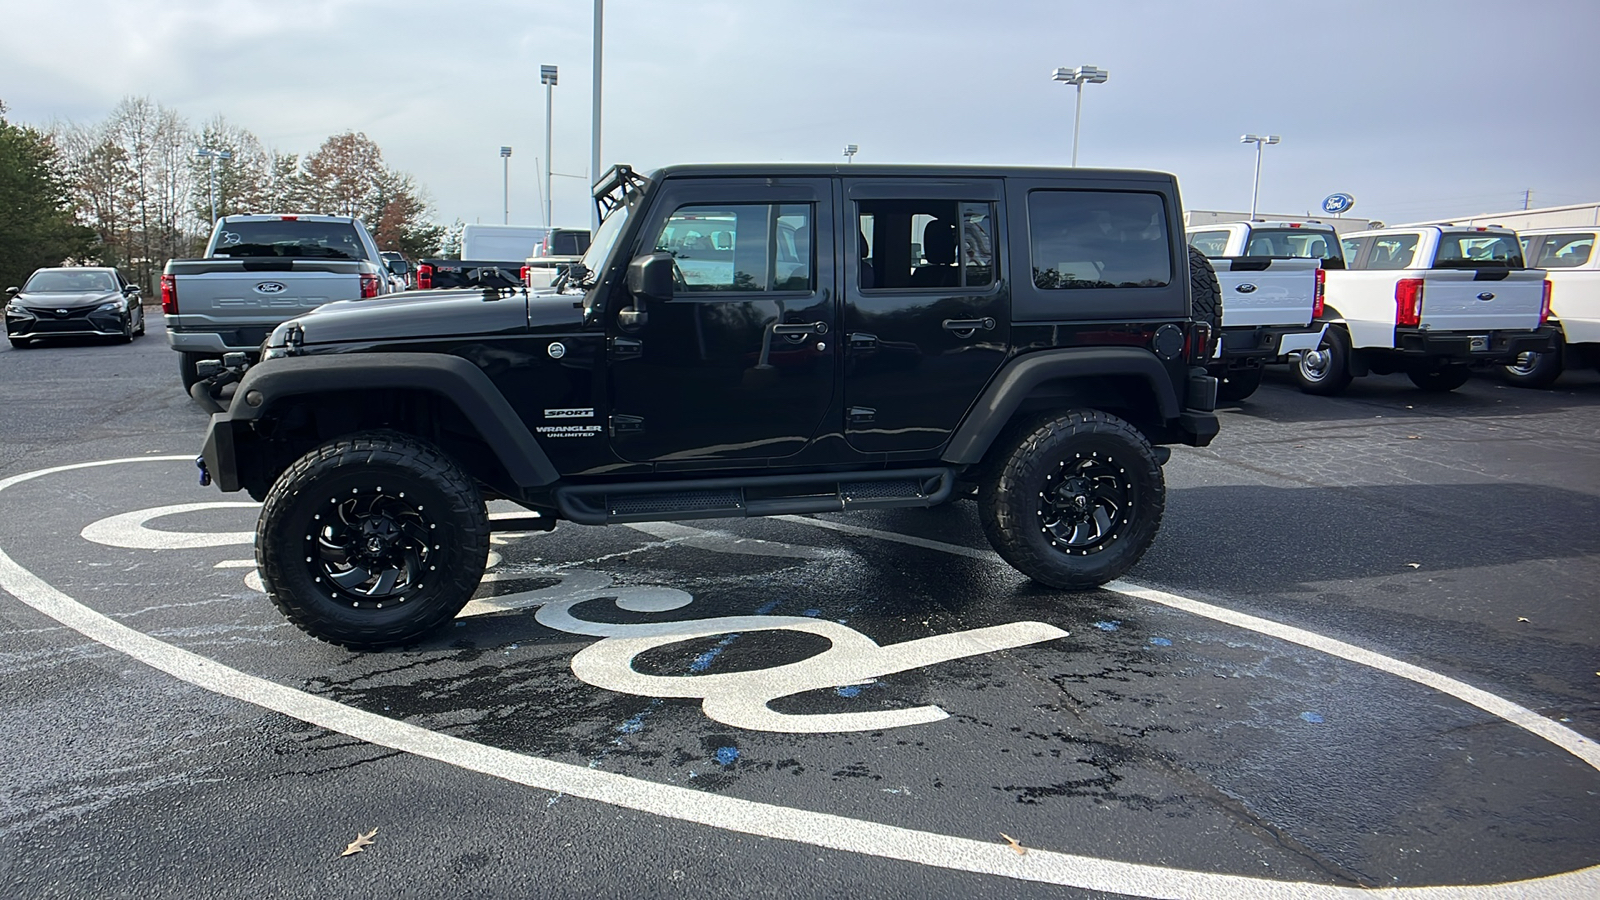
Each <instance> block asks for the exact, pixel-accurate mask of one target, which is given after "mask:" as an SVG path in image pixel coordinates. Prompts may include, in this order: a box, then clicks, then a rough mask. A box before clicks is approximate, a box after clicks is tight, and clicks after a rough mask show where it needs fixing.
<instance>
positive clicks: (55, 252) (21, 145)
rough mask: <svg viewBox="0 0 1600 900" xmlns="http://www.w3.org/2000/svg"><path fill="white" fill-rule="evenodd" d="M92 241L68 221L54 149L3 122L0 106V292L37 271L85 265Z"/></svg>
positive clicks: (46, 141) (69, 207) (68, 208)
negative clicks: (74, 263) (66, 264)
mask: <svg viewBox="0 0 1600 900" xmlns="http://www.w3.org/2000/svg"><path fill="white" fill-rule="evenodd" d="M94 238H95V234H94V231H93V230H92V229H89V228H85V227H83V226H80V225H77V224H75V222H74V221H73V213H72V204H71V201H70V198H69V188H68V183H67V179H66V177H65V174H64V173H63V172H62V171H61V166H60V165H59V159H58V157H57V154H56V148H55V145H54V144H52V143H51V142H50V139H49V138H48V137H46V136H45V135H44V134H43V133H42V132H39V131H36V130H34V129H32V128H27V127H23V126H18V125H13V124H11V123H10V122H8V121H6V118H5V104H4V103H0V287H4V286H13V285H15V286H20V285H21V284H22V282H23V280H24V279H26V278H27V277H28V275H30V274H32V272H33V270H34V269H37V268H40V267H42V266H58V265H61V264H62V263H63V262H66V261H69V260H86V259H88V258H89V257H90V255H91V254H92V253H93V251H94Z"/></svg>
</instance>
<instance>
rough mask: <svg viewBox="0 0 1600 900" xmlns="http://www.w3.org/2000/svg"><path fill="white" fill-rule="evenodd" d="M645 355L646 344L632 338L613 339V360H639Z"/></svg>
mask: <svg viewBox="0 0 1600 900" xmlns="http://www.w3.org/2000/svg"><path fill="white" fill-rule="evenodd" d="M643 355H644V344H643V343H642V342H640V341H636V340H633V339H632V338H622V337H614V338H612V339H611V358H612V359H614V360H617V359H638V358H639V357H641V356H643Z"/></svg>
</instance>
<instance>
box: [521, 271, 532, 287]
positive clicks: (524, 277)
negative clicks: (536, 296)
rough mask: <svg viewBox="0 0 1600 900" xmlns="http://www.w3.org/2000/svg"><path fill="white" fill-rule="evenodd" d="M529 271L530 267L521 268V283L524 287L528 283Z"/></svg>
mask: <svg viewBox="0 0 1600 900" xmlns="http://www.w3.org/2000/svg"><path fill="white" fill-rule="evenodd" d="M529 271H530V267H528V266H523V267H522V283H523V284H524V285H526V284H527V283H528V272H529Z"/></svg>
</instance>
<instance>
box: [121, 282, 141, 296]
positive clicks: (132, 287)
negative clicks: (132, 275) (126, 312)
mask: <svg viewBox="0 0 1600 900" xmlns="http://www.w3.org/2000/svg"><path fill="white" fill-rule="evenodd" d="M122 292H123V293H124V294H127V295H128V296H129V297H132V296H133V295H134V294H137V293H139V286H138V285H137V284H125V285H123V286H122Z"/></svg>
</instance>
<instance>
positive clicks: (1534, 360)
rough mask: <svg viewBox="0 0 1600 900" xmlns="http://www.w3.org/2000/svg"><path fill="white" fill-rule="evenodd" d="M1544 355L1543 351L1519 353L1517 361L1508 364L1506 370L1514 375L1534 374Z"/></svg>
mask: <svg viewBox="0 0 1600 900" xmlns="http://www.w3.org/2000/svg"><path fill="white" fill-rule="evenodd" d="M1543 356H1544V354H1542V353H1518V354H1517V361H1516V362H1514V363H1511V364H1510V365H1508V366H1506V371H1507V372H1510V373H1511V374H1513V375H1523V376H1532V375H1533V373H1534V371H1535V370H1536V369H1538V368H1539V363H1540V361H1541V359H1542V358H1543Z"/></svg>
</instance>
